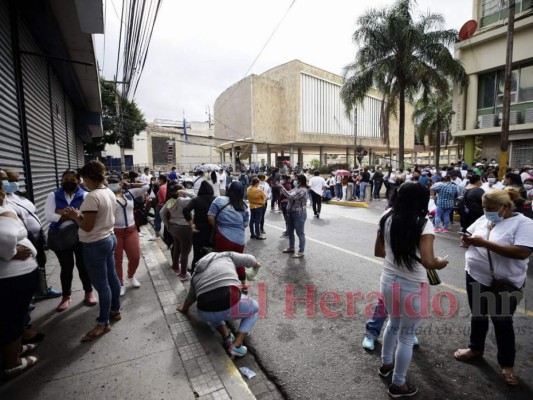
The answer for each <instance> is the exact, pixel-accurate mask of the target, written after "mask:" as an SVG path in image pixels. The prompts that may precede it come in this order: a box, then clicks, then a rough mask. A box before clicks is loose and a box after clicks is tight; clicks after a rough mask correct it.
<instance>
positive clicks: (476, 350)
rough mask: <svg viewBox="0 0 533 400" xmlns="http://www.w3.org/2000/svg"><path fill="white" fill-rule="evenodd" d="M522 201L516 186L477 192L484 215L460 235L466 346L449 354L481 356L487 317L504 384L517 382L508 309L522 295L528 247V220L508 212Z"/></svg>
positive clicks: (532, 235)
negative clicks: (463, 247)
mask: <svg viewBox="0 0 533 400" xmlns="http://www.w3.org/2000/svg"><path fill="white" fill-rule="evenodd" d="M515 200H523V199H522V198H521V197H520V192H519V190H518V189H517V188H513V187H508V188H505V189H504V190H501V189H493V190H491V191H490V192H487V193H485V194H484V195H483V210H484V212H485V214H484V216H482V217H480V218H479V219H478V220H477V221H476V222H474V223H473V224H472V225H470V226H469V227H468V228H467V230H466V231H465V233H464V234H463V236H462V241H461V244H462V245H466V246H468V250H467V252H466V255H465V258H466V267H465V269H466V290H467V294H468V304H469V305H470V310H471V312H472V317H471V319H470V328H471V329H470V344H469V345H468V349H459V350H457V351H456V352H455V353H454V357H455V358H456V359H457V360H458V361H474V360H478V359H480V358H481V357H483V351H484V350H485V338H486V336H487V332H488V330H489V316H490V318H491V319H492V323H493V324H494V333H495V335H496V344H497V346H498V355H497V357H498V364H500V367H501V371H502V376H503V379H504V381H505V383H507V384H508V385H518V383H519V380H518V377H517V376H516V375H515V373H514V369H513V368H514V361H515V354H516V348H515V332H514V327H513V314H514V312H515V311H516V307H517V306H518V303H519V302H520V300H521V298H522V288H523V286H524V284H525V282H526V278H527V265H528V258H529V256H530V255H531V253H532V252H533V221H532V220H531V219H529V218H527V217H524V216H523V215H522V214H520V213H517V212H513V210H514V208H515Z"/></svg>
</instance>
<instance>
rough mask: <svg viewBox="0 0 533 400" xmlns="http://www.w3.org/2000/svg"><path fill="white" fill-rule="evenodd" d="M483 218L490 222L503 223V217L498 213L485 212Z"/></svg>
mask: <svg viewBox="0 0 533 400" xmlns="http://www.w3.org/2000/svg"><path fill="white" fill-rule="evenodd" d="M484 214H485V218H487V219H488V220H489V221H490V222H494V223H496V222H500V221H503V217H502V216H501V215H500V212H499V211H485V213H484Z"/></svg>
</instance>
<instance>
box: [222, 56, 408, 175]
mask: <svg viewBox="0 0 533 400" xmlns="http://www.w3.org/2000/svg"><path fill="white" fill-rule="evenodd" d="M342 84H343V79H342V77H341V76H339V75H335V74H333V73H331V72H327V71H324V70H322V69H320V68H317V67H313V66H311V65H308V64H305V63H303V62H301V61H298V60H294V61H291V62H288V63H286V64H283V65H280V66H278V67H275V68H272V69H271V70H269V71H267V72H264V73H263V74H261V75H250V76H248V77H246V78H244V79H243V80H241V81H239V82H237V83H235V84H234V85H232V86H230V87H229V88H228V89H226V90H225V91H224V92H223V93H222V94H221V95H220V96H219V97H218V98H217V100H216V102H215V107H214V128H215V131H214V133H215V139H216V140H217V143H218V148H219V150H220V152H221V160H220V161H221V162H227V163H233V164H235V162H236V161H237V156H239V157H240V159H241V161H243V160H246V161H245V162H251V163H258V164H259V163H260V162H261V160H260V159H259V157H260V156H262V157H264V158H263V160H264V161H265V162H266V164H268V165H274V164H277V165H280V164H281V163H282V162H283V160H287V159H288V160H290V162H291V165H296V163H299V164H300V166H305V165H304V156H312V157H314V158H317V159H319V160H320V165H324V164H326V163H327V160H328V158H329V157H328V155H332V154H335V155H336V156H338V157H337V158H340V159H343V160H348V161H349V163H350V164H351V165H353V160H354V158H353V155H354V152H355V149H356V147H357V146H362V149H361V148H360V150H364V151H366V152H367V153H368V154H367V155H366V156H365V158H364V159H363V164H370V163H374V161H376V160H377V159H378V158H379V159H381V160H382V162H383V163H387V162H389V158H390V157H391V156H392V159H393V161H394V159H395V154H396V153H397V149H398V121H397V120H396V119H394V118H392V119H391V120H390V129H389V132H390V135H389V136H390V141H389V143H386V142H385V141H384V140H383V134H382V132H381V129H380V110H381V103H382V100H381V99H382V97H381V96H380V94H379V93H378V92H377V91H372V92H370V93H368V95H367V96H366V98H365V100H364V103H363V104H362V105H360V106H358V107H356V110H355V111H354V113H352V115H351V118H349V117H347V116H346V112H345V107H344V104H343V102H342V100H341V98H340V90H341V87H342ZM412 110H413V109H412V106H411V105H410V104H408V105H407V106H406V124H405V125H406V128H405V132H406V133H405V149H406V150H405V151H406V154H408V153H411V152H413V150H414V126H413V122H412V120H411V114H412ZM335 161H337V160H335Z"/></svg>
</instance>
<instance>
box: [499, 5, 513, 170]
mask: <svg viewBox="0 0 533 400" xmlns="http://www.w3.org/2000/svg"><path fill="white" fill-rule="evenodd" d="M514 16H515V0H509V14H508V21H507V56H506V60H505V80H504V88H503V116H502V136H501V142H500V161H499V166H500V168H499V177H500V179H503V176H504V175H505V170H506V169H507V163H508V162H509V114H510V112H511V74H512V70H513V39H514Z"/></svg>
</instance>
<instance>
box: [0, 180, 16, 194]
mask: <svg viewBox="0 0 533 400" xmlns="http://www.w3.org/2000/svg"><path fill="white" fill-rule="evenodd" d="M8 184H9V185H8V186H5V185H4V184H3V182H2V186H3V187H4V192H6V193H15V192H16V191H17V190H19V183H18V182H8Z"/></svg>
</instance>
